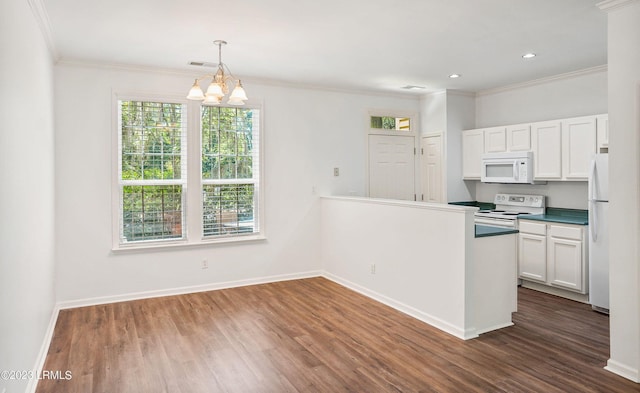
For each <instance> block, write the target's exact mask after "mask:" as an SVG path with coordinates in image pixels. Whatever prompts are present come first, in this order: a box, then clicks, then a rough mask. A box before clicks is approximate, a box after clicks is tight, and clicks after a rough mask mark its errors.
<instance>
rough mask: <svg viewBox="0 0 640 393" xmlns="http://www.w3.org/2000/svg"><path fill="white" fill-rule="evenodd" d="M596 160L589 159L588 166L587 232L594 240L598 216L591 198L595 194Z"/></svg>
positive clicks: (596, 235)
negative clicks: (589, 163)
mask: <svg viewBox="0 0 640 393" xmlns="http://www.w3.org/2000/svg"><path fill="white" fill-rule="evenodd" d="M595 176H596V160H595V159H593V160H592V161H591V166H590V168H589V187H588V188H589V191H588V193H589V196H588V201H589V233H591V239H592V240H593V241H594V242H595V241H596V240H597V239H598V230H597V228H598V218H597V214H596V210H597V209H596V208H595V203H596V202H595V200H594V199H593V198H594V196H595V187H596V178H595Z"/></svg>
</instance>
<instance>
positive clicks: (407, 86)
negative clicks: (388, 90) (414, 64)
mask: <svg viewBox="0 0 640 393" xmlns="http://www.w3.org/2000/svg"><path fill="white" fill-rule="evenodd" d="M401 89H407V90H419V89H426V87H424V86H416V85H406V86H402V87H401Z"/></svg>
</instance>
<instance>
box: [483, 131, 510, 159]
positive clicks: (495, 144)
mask: <svg viewBox="0 0 640 393" xmlns="http://www.w3.org/2000/svg"><path fill="white" fill-rule="evenodd" d="M505 151H507V129H506V128H505V127H493V128H487V129H486V130H484V152H485V153H501V152H505Z"/></svg>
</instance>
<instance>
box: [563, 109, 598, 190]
mask: <svg viewBox="0 0 640 393" xmlns="http://www.w3.org/2000/svg"><path fill="white" fill-rule="evenodd" d="M562 153H563V154H562V177H563V179H565V180H588V179H589V163H590V162H591V159H592V158H593V155H594V154H595V153H596V117H595V116H585V117H577V118H573V119H566V120H563V121H562Z"/></svg>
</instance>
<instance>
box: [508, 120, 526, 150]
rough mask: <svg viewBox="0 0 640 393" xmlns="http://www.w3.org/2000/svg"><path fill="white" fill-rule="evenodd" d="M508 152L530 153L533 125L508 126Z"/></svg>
mask: <svg viewBox="0 0 640 393" xmlns="http://www.w3.org/2000/svg"><path fill="white" fill-rule="evenodd" d="M506 131H507V150H508V151H529V150H531V125H530V124H516V125H512V126H508V127H507V128H506Z"/></svg>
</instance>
